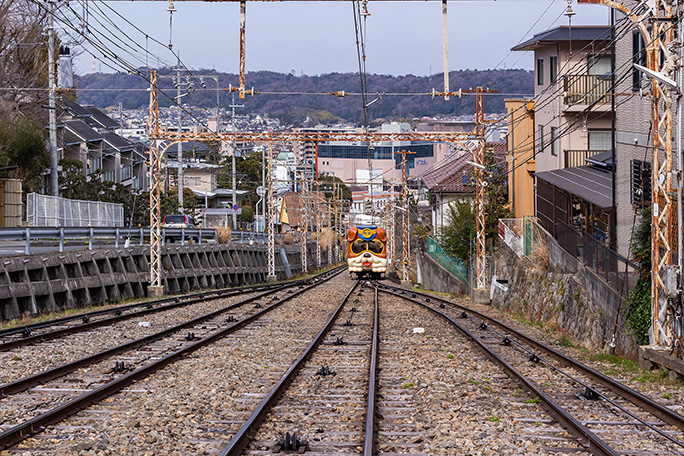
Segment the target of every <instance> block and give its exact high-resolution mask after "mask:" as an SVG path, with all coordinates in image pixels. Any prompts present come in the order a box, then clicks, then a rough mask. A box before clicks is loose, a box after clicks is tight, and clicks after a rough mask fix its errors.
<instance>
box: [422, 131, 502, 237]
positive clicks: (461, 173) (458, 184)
mask: <svg viewBox="0 0 684 456" xmlns="http://www.w3.org/2000/svg"><path fill="white" fill-rule="evenodd" d="M485 150H486V152H485V154H488V153H489V154H492V159H493V162H494V163H502V164H505V163H506V158H505V157H506V144H505V143H501V142H498V143H485ZM472 160H473V157H472V154H471V153H470V152H469V151H468V150H467V149H466V148H465V147H463V146H461V150H460V151H459V153H458V154H457V155H456V156H455V157H452V158H450V159H447V160H446V161H445V162H443V163H440V164H438V166H435V167H434V168H433V169H432V170H430V171H428V172H427V173H425V174H423V175H422V176H421V179H422V181H423V184H424V185H425V187H426V188H427V189H428V191H429V192H430V194H431V195H433V197H434V200H433V202H432V226H433V229H434V234H435V235H436V234H438V233H439V232H440V230H441V229H442V227H443V226H444V225H446V224H447V223H449V205H450V204H452V203H454V202H459V201H472V200H473V199H474V195H475V168H474V167H473V165H472V164H470V163H468V162H471V163H472ZM499 172H507V169H506V168H505V167H504V168H503V169H501V170H500V171H499Z"/></svg>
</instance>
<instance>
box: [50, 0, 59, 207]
mask: <svg viewBox="0 0 684 456" xmlns="http://www.w3.org/2000/svg"><path fill="white" fill-rule="evenodd" d="M48 9H49V11H48V88H49V91H48V110H49V118H50V127H49V128H50V133H49V134H50V190H51V192H52V194H53V195H54V196H59V174H58V171H57V168H58V166H59V154H58V152H57V93H56V83H55V20H54V14H55V2H54V0H48Z"/></svg>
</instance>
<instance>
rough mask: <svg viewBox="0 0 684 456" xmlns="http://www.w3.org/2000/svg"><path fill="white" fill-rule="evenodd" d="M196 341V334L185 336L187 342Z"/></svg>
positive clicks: (191, 333) (190, 333)
mask: <svg viewBox="0 0 684 456" xmlns="http://www.w3.org/2000/svg"><path fill="white" fill-rule="evenodd" d="M195 339H197V337H195V333H194V332H189V333H188V335H187V336H185V340H187V341H191V340H195Z"/></svg>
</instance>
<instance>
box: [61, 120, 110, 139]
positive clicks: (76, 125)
mask: <svg viewBox="0 0 684 456" xmlns="http://www.w3.org/2000/svg"><path fill="white" fill-rule="evenodd" d="M64 126H65V127H66V129H67V130H69V131H71V132H72V133H74V134H75V135H76V136H78V137H79V138H81V139H82V140H84V141H88V142H97V141H102V140H103V139H104V138H103V137H102V135H101V134H100V133H98V132H96V131H95V130H93V129H92V128H90V127H89V126H88V125H86V124H85V123H84V122H83V121H81V120H67V121H66V122H64Z"/></svg>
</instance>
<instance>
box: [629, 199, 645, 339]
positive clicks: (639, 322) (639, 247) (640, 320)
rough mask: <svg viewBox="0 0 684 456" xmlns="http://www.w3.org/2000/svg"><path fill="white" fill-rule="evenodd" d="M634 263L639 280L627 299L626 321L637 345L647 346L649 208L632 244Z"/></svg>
mask: <svg viewBox="0 0 684 456" xmlns="http://www.w3.org/2000/svg"><path fill="white" fill-rule="evenodd" d="M632 255H633V256H634V261H636V262H637V263H638V264H639V278H638V279H637V283H636V285H634V288H633V289H632V291H631V292H630V293H629V297H628V298H627V321H628V322H629V327H630V329H631V330H632V333H633V334H634V340H635V342H636V343H637V344H639V345H646V344H648V331H649V329H650V328H651V207H650V206H649V205H646V206H644V208H643V210H642V211H641V221H640V222H639V225H638V226H637V229H636V231H635V232H634V241H633V243H632Z"/></svg>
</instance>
